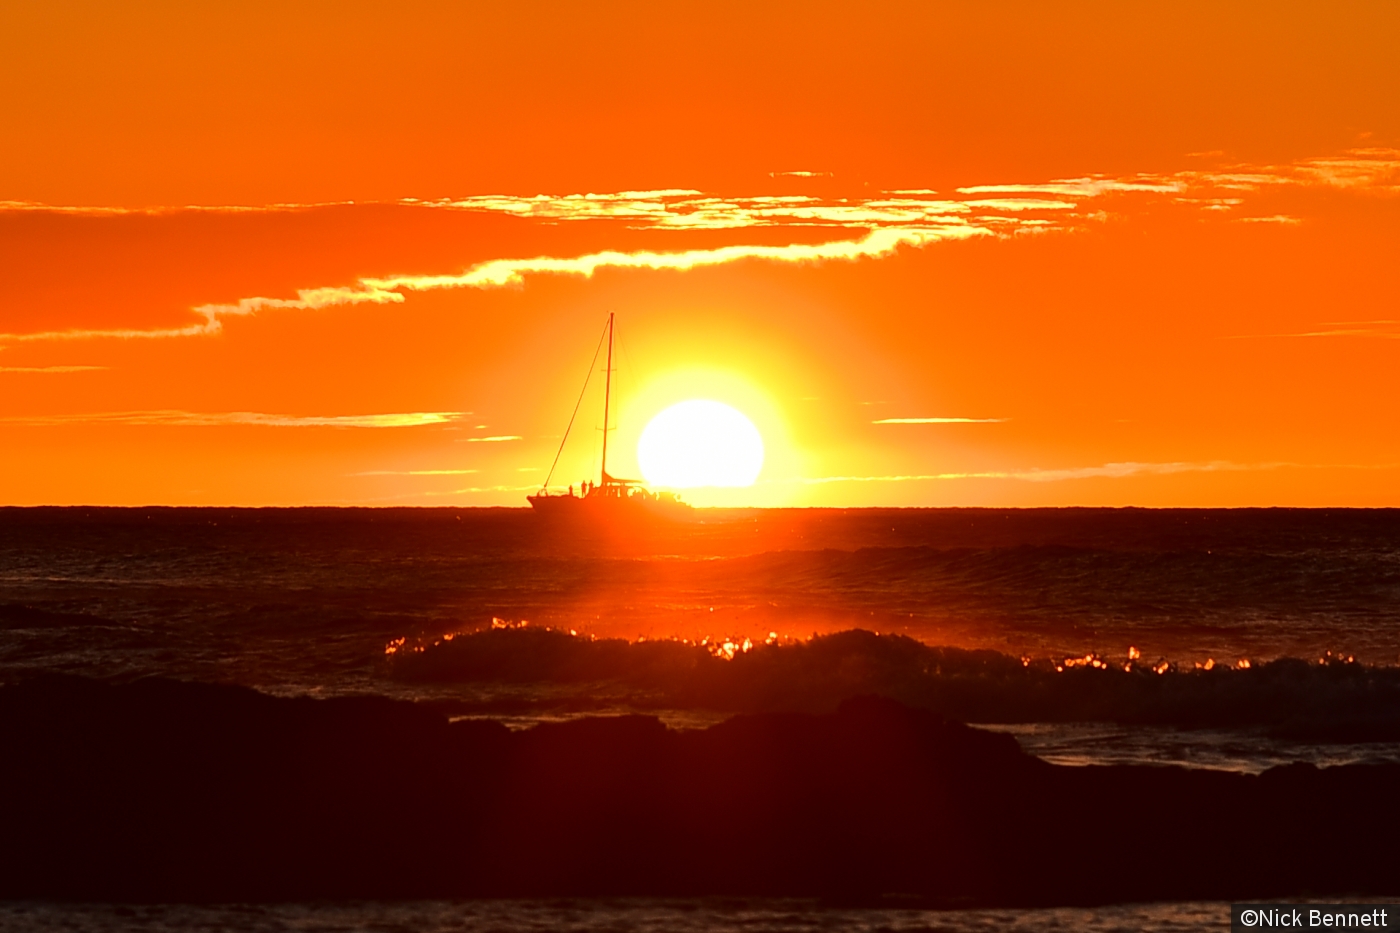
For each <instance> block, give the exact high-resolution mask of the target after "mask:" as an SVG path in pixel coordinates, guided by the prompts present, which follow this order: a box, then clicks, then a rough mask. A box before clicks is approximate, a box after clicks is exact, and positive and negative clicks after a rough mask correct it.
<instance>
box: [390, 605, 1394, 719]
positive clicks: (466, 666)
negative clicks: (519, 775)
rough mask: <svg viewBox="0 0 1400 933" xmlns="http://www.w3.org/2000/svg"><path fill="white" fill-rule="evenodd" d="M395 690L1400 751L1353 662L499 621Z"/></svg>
mask: <svg viewBox="0 0 1400 933" xmlns="http://www.w3.org/2000/svg"><path fill="white" fill-rule="evenodd" d="M385 652H386V662H387V663H388V665H389V667H390V673H391V676H392V677H393V678H395V679H396V680H399V681H400V682H406V683H417V684H472V683H476V684H483V683H484V684H516V685H538V686H541V687H546V686H547V687H550V688H559V687H569V686H573V687H574V688H576V692H578V693H580V694H586V693H590V692H595V691H596V690H597V689H598V688H599V685H603V684H607V685H612V687H613V688H619V687H620V688H626V689H629V690H631V691H633V695H632V698H633V702H634V703H635V704H638V705H642V706H645V705H648V704H651V705H654V706H656V707H662V706H666V707H671V708H704V709H712V710H717V711H723V712H760V711H775V710H802V711H812V712H815V711H823V710H829V709H833V708H835V707H836V706H837V705H838V704H839V703H840V702H841V701H842V700H844V699H847V698H849V697H853V696H860V695H865V694H879V695H882V696H887V697H890V698H893V699H897V700H899V701H900V702H902V703H906V704H909V705H911V706H915V707H918V708H921V709H927V710H932V711H935V712H938V713H940V714H942V715H944V716H946V717H948V718H950V719H955V720H959V721H963V722H980V723H1016V722H1087V721H1108V722H1119V723H1136V724H1158V725H1176V726H1183V727H1227V728H1240V727H1265V728H1267V729H1269V730H1270V731H1272V732H1274V733H1275V734H1278V735H1281V736H1290V737H1298V738H1307V739H1309V740H1312V741H1327V740H1328V739H1329V737H1333V738H1335V740H1336V741H1350V742H1363V741H1396V740H1400V668H1395V667H1389V666H1378V665H1367V664H1362V663H1359V662H1357V661H1356V660H1355V659H1354V658H1351V657H1344V656H1333V655H1330V654H1327V655H1324V656H1322V657H1319V658H1316V659H1308V660H1304V659H1300V658H1279V659H1274V660H1270V661H1262V662H1258V661H1250V660H1249V659H1237V660H1235V661H1234V662H1232V663H1216V662H1215V661H1213V660H1208V661H1206V662H1205V663H1204V664H1199V663H1193V664H1191V665H1189V666H1187V665H1180V664H1176V663H1173V662H1171V661H1168V660H1165V659H1156V660H1150V659H1145V658H1143V657H1141V656H1140V655H1139V654H1138V652H1137V651H1136V650H1135V649H1130V650H1129V652H1128V656H1127V657H1123V658H1108V657H1100V656H1098V655H1094V654H1089V655H1084V656H1082V657H1060V658H1054V659H1048V658H1041V659H1032V658H1030V657H1014V656H1011V655H1007V654H1002V653H999V652H996V651H989V650H968V649H961V648H953V647H940V646H933V645H927V644H924V643H922V642H919V641H917V640H915V639H912V638H909V637H906V636H903V635H894V634H883V635H882V634H877V633H874V632H869V631H864V630H860V629H853V630H849V631H843V632H837V633H835V634H831V635H819V636H814V637H812V638H810V639H779V638H778V637H777V636H776V634H773V635H770V637H769V639H768V640H766V641H763V642H755V641H753V640H751V639H726V638H719V639H703V640H700V641H698V642H697V641H687V640H683V639H665V640H646V639H639V640H637V641H627V640H624V639H611V638H603V639H599V638H592V637H589V636H585V635H578V634H576V633H574V632H571V631H564V630H559V629H553V628H549V627H540V626H532V625H529V624H528V623H508V622H502V621H500V620H496V622H495V623H494V624H493V625H492V626H491V627H490V628H484V629H480V630H475V631H466V632H458V633H449V634H446V635H442V636H439V637H437V638H433V639H423V640H418V641H410V640H408V639H407V638H399V639H395V640H394V641H393V642H391V643H390V644H389V645H388V646H386V649H385Z"/></svg>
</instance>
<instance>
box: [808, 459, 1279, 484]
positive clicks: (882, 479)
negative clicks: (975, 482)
mask: <svg viewBox="0 0 1400 933" xmlns="http://www.w3.org/2000/svg"><path fill="white" fill-rule="evenodd" d="M1295 465H1296V464H1289V463H1252V464H1247V463H1234V462H1231V461H1229V460H1211V461H1207V462H1194V463H1191V462H1172V463H1140V462H1136V461H1128V462H1123V463H1105V464H1102V465H1100V466H1091V467H1073V468H1069V469H1060V470H1038V469H1032V470H1011V471H1000V470H998V471H988V472H977V473H918V474H898V475H889V476H819V477H811V478H806V479H800V480H797V482H799V483H802V484H803V485H821V484H826V483H908V482H929V481H935V480H962V479H1010V480H1021V481H1024V482H1030V483H1056V482H1063V481H1065V480H1074V479H1094V478H1108V479H1121V478H1123V477H1127V476H1141V475H1168V474H1173V473H1219V472H1232V473H1233V472H1248V471H1256V470H1276V469H1279V468H1280V467H1286V466H1295Z"/></svg>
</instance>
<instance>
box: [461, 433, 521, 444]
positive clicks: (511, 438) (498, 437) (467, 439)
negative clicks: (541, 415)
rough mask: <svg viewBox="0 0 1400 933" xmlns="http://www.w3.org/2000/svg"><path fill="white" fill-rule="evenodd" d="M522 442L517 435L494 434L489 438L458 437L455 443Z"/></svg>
mask: <svg viewBox="0 0 1400 933" xmlns="http://www.w3.org/2000/svg"><path fill="white" fill-rule="evenodd" d="M522 440H524V438H523V437H521V436H520V435H519V434H496V435H493V436H491V437H459V438H458V439H457V442H458V443H465V444H499V443H502V442H503V441H522Z"/></svg>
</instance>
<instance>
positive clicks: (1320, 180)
mask: <svg viewBox="0 0 1400 933" xmlns="http://www.w3.org/2000/svg"><path fill="white" fill-rule="evenodd" d="M1212 158H1214V156H1212ZM826 174H828V173H821V172H804V171H794V172H774V173H771V175H772V177H775V178H776V177H778V176H780V175H781V176H784V177H792V178H797V179H802V178H814V177H818V176H823V175H826ZM1280 186H1312V187H1325V188H1331V189H1338V190H1347V191H1350V192H1362V193H1381V194H1394V193H1397V192H1400V150H1397V149H1386V148H1364V149H1352V150H1348V151H1346V152H1343V153H1340V154H1338V155H1334V156H1328V157H1317V158H1309V159H1301V160H1298V161H1296V162H1292V163H1287V164H1284V165H1259V164H1247V163H1245V164H1235V165H1221V166H1217V167H1214V168H1211V169H1192V170H1190V171H1181V172H1175V173H1166V174H1143V173H1138V174H1133V175H1126V176H1123V177H1109V176H1106V175H1086V176H1083V177H1078V178H1062V179H1055V180H1052V181H1048V182H1031V183H1018V184H986V185H971V186H966V187H961V188H957V189H955V195H956V196H952V197H944V198H938V197H935V196H934V195H935V194H936V192H934V191H933V190H931V189H924V188H901V189H897V190H893V191H882V192H877V193H876V194H875V195H874V196H872V197H865V198H832V197H818V196H816V195H812V194H783V195H774V194H759V195H749V196H743V197H720V196H717V195H713V194H707V193H705V192H701V191H698V190H695V189H690V188H664V189H656V190H646V191H620V192H612V193H603V194H597V193H588V194H569V195H545V194H538V195H532V196H528V197H522V196H512V195H473V196H470V197H462V198H443V199H438V200H418V199H413V198H406V199H403V200H400V201H396V202H387V203H393V204H397V205H400V206H403V207H408V208H413V209H417V210H451V211H472V212H480V213H487V214H504V215H510V216H515V217H522V218H530V219H534V220H538V221H541V222H545V223H563V222H575V221H580V222H582V221H612V222H619V221H620V222H622V223H625V224H626V225H628V226H629V227H632V228H635V229H645V230H658V231H665V230H676V231H683V230H715V231H719V230H744V229H749V228H759V227H802V228H809V229H810V228H818V229H827V230H830V231H832V233H833V238H832V239H830V240H828V241H826V242H821V243H793V244H791V245H787V246H771V245H755V244H747V245H746V244H731V245H725V246H719V247H713V248H707V249H691V250H677V251H668V250H637V251H621V250H603V251H599V252H595V253H589V254H586V255H582V256H573V257H560V256H536V257H532V258H506V257H502V258H497V259H490V260H487V261H485V262H481V263H478V264H477V265H474V266H472V267H470V268H469V269H467V270H465V271H463V272H457V273H449V274H441V275H392V276H387V277H382V278H364V279H360V280H359V281H357V282H353V283H349V284H341V285H330V286H323V287H316V288H305V289H300V290H298V291H297V292H296V297H294V298H277V297H269V296H253V297H247V298H241V299H239V300H238V301H235V302H230V303H207V304H201V305H199V306H197V307H194V308H192V309H191V310H192V311H193V312H194V314H195V315H196V316H197V317H198V320H197V321H194V322H192V323H190V324H188V325H186V326H183V327H173V328H169V327H167V328H152V329H140V328H116V329H106V330H95V329H74V330H50V331H43V332H39V333H20V334H0V343H16V342H28V341H56V340H85V339H96V338H113V339H161V338H178V337H197V336H209V335H214V334H217V333H219V332H220V331H221V330H222V327H223V324H222V321H223V320H224V319H225V318H229V317H247V316H250V315H255V314H257V313H259V312H261V311H265V310H314V309H319V308H327V307H333V306H339V305H355V304H381V305H382V304H396V303H401V302H403V301H404V300H405V295H406V293H408V292H415V291H429V290H434V289H446V288H501V287H507V286H519V285H521V284H522V283H523V282H524V281H525V279H526V278H527V277H529V276H533V275H575V276H582V277H585V278H586V277H589V276H592V275H593V274H594V273H595V272H598V271H600V270H603V269H634V270H650V271H665V270H673V271H685V270H689V269H697V268H705V267H709V266H716V265H723V264H727V263H734V262H740V261H745V260H759V261H764V262H784V263H807V262H828V261H837V260H848V261H849V260H858V259H875V258H881V257H884V256H889V255H891V254H892V253H894V252H895V251H896V250H897V249H899V248H900V247H909V248H921V247H925V246H928V245H930V244H933V243H939V242H945V241H949V240H959V239H967V238H971V237H978V236H997V237H1005V236H1011V235H1015V234H1017V233H1021V232H1025V233H1029V232H1033V231H1046V230H1075V229H1081V228H1082V227H1083V226H1084V225H1085V224H1087V223H1089V222H1094V221H1101V220H1103V219H1104V218H1105V217H1107V216H1108V215H1107V213H1106V212H1105V211H1103V210H1095V211H1094V212H1093V213H1089V214H1087V215H1081V214H1080V213H1079V211H1078V208H1080V207H1082V206H1083V202H1085V201H1090V200H1093V199H1096V198H1101V197H1105V196H1109V195H1112V196H1115V197H1118V198H1122V197H1147V198H1152V197H1162V196H1170V197H1171V198H1172V199H1174V200H1176V201H1178V202H1181V203H1183V204H1194V205H1195V206H1197V207H1198V208H1199V209H1200V210H1202V211H1203V212H1213V213H1216V214H1219V213H1220V212H1222V211H1229V210H1230V209H1232V208H1234V207H1236V206H1239V205H1242V204H1244V203H1245V198H1244V197H1243V195H1244V194H1246V193H1248V192H1252V191H1256V190H1259V189H1261V188H1271V187H1272V188H1277V187H1280ZM350 203H352V202H330V203H327V204H273V205H267V206H265V207H246V206H225V207H182V208H150V209H139V210H138V209H125V208H105V207H93V208H83V207H55V206H51V205H42V204H35V203H32V202H20V201H0V212H4V211H52V212H58V213H76V214H93V215H108V214H123V213H141V214H165V213H176V212H179V211H208V212H231V213H253V212H260V211H261V212H269V213H271V212H287V211H301V210H311V209H315V208H323V207H328V206H337V205H342V204H350ZM379 203H385V202H379ZM1023 214H1031V215H1037V214H1038V215H1040V216H1020V215H1023ZM1239 219H1240V220H1241V221H1244V222H1250V223H1277V224H1293V223H1298V222H1299V219H1298V218H1295V217H1291V216H1288V215H1285V214H1271V215H1266V216H1258V217H1242V218H1239Z"/></svg>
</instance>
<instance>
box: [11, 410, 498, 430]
mask: <svg viewBox="0 0 1400 933" xmlns="http://www.w3.org/2000/svg"><path fill="white" fill-rule="evenodd" d="M469 414H471V412H455V411H410V412H394V413H390V414H377V415H277V414H268V413H266V412H258V411H225V412H193V411H177V410H159V411H109V412H94V413H88V414H72V415H23V416H15V417H8V418H3V419H0V420H3V421H4V422H5V423H7V424H26V425H61V424H126V425H168V426H176V427H202V426H214V425H257V426H261V427H274V428H409V427H422V426H425V425H433V424H447V423H450V422H453V421H456V420H458V419H459V418H462V417H464V416H465V415H469Z"/></svg>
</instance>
